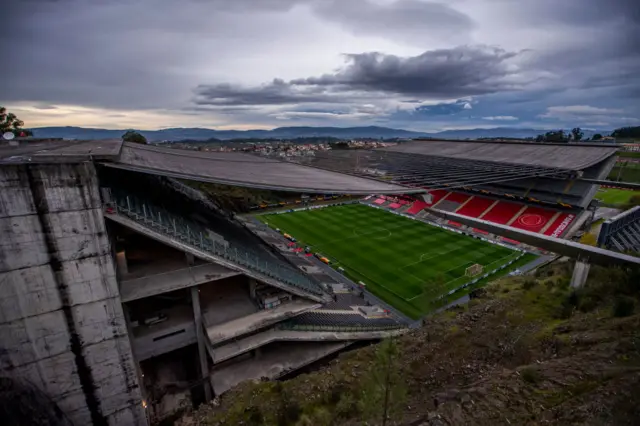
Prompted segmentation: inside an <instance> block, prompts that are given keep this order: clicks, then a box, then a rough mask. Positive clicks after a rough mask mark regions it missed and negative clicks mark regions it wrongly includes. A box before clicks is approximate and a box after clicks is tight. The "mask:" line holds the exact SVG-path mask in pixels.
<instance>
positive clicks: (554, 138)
mask: <svg viewBox="0 0 640 426" xmlns="http://www.w3.org/2000/svg"><path fill="white" fill-rule="evenodd" d="M544 140H545V141H546V142H568V141H569V135H567V134H566V133H565V132H564V130H552V131H550V132H547V133H545V134H544Z"/></svg>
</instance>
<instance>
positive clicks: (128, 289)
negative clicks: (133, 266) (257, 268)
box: [120, 263, 241, 302]
mask: <svg viewBox="0 0 640 426" xmlns="http://www.w3.org/2000/svg"><path fill="white" fill-rule="evenodd" d="M236 275H241V274H240V273H239V272H236V271H232V270H231V269H228V268H225V267H224V266H220V265H216V264H215V263H209V264H206V265H200V266H194V267H192V268H183V269H178V270H175V271H170V272H164V273H161V274H154V275H148V276H145V277H142V278H136V279H132V280H126V281H121V282H120V293H121V296H122V301H123V302H130V301H132V300H137V299H143V298H145V297H149V296H154V295H157V294H163V293H169V292H171V291H175V290H179V289H181V288H187V287H191V286H197V285H200V284H204V283H207V282H211V281H217V280H222V279H225V278H229V277H234V276H236Z"/></svg>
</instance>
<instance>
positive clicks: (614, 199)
mask: <svg viewBox="0 0 640 426" xmlns="http://www.w3.org/2000/svg"><path fill="white" fill-rule="evenodd" d="M638 194H640V193H639V192H638V191H632V190H629V189H615V188H603V189H601V190H600V191H598V192H597V193H596V196H595V198H597V199H598V200H600V201H602V202H603V203H606V204H627V203H629V201H630V199H631V197H633V196H634V195H638Z"/></svg>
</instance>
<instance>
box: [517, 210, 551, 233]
mask: <svg viewBox="0 0 640 426" xmlns="http://www.w3.org/2000/svg"><path fill="white" fill-rule="evenodd" d="M555 214H556V212H554V211H553V210H546V209H542V208H540V207H531V206H530V207H527V209H526V210H525V211H524V212H523V213H522V214H521V215H520V216H518V217H517V218H516V220H515V221H513V223H512V224H511V226H513V227H514V228H518V229H524V230H525V231H531V232H540V231H541V230H542V228H544V226H545V225H546V224H547V222H548V221H549V220H551V218H552V217H553V216H554V215H555Z"/></svg>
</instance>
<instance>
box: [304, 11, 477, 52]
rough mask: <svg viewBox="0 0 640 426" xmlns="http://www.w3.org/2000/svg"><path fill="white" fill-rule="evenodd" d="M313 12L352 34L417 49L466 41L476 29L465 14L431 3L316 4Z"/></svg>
mask: <svg viewBox="0 0 640 426" xmlns="http://www.w3.org/2000/svg"><path fill="white" fill-rule="evenodd" d="M314 10H315V11H316V12H317V13H319V15H320V16H322V17H323V18H326V19H327V20H328V21H331V22H335V23H338V24H339V25H341V26H342V28H344V29H345V30H347V31H350V32H352V33H355V34H363V35H372V36H375V37H390V38H392V39H395V40H399V41H404V42H407V43H410V44H416V45H419V46H424V43H425V40H429V39H447V40H448V41H449V42H464V41H467V40H468V38H469V33H470V31H471V30H472V29H473V28H474V27H475V24H474V22H473V20H472V19H471V18H470V17H469V16H467V15H466V14H464V13H462V12H460V11H458V10H456V9H454V8H452V7H451V6H449V5H447V4H445V3H438V2H430V1H420V0H397V1H393V2H390V3H376V2H374V1H370V0H363V1H353V0H350V1H344V0H323V1H319V2H317V3H316V4H315V9H314Z"/></svg>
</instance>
